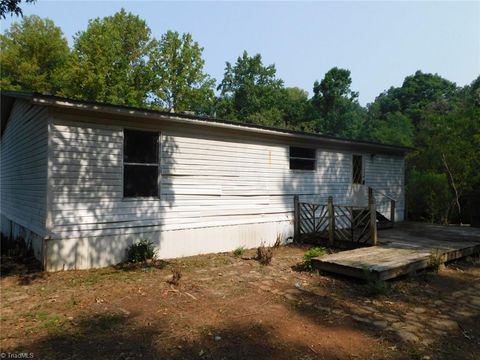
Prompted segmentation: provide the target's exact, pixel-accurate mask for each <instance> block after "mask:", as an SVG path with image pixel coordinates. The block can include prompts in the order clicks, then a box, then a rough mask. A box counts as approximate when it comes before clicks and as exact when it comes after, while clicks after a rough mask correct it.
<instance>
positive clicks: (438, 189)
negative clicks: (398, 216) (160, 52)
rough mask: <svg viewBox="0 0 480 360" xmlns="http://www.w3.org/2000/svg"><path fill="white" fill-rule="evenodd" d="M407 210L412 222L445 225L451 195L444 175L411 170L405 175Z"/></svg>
mask: <svg viewBox="0 0 480 360" xmlns="http://www.w3.org/2000/svg"><path fill="white" fill-rule="evenodd" d="M406 180H407V184H406V194H407V208H408V212H409V216H410V217H411V219H412V220H423V221H429V222H432V223H447V222H448V216H449V211H450V205H449V204H451V203H452V199H453V197H452V194H451V191H450V185H449V183H448V178H447V175H446V174H442V173H435V172H431V171H430V172H428V171H427V172H421V171H417V170H411V171H410V172H409V173H408V175H407V179H406Z"/></svg>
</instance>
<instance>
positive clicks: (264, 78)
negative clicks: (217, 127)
mask: <svg viewBox="0 0 480 360" xmlns="http://www.w3.org/2000/svg"><path fill="white" fill-rule="evenodd" d="M217 90H219V91H220V98H219V101H218V104H217V115H218V116H221V117H225V118H228V119H233V120H242V121H245V122H251V123H261V124H264V125H276V126H281V125H282V123H283V116H282V112H281V110H279V109H278V108H277V105H278V104H279V103H280V99H281V97H282V90H283V81H282V80H280V79H278V78H277V77H276V69H275V65H267V66H265V65H263V62H262V57H261V55H260V54H256V55H254V56H249V55H248V53H247V52H246V51H244V52H243V54H242V56H239V57H238V58H237V61H236V63H235V64H234V65H232V64H231V63H229V62H227V63H226V67H225V73H224V77H223V80H222V82H221V83H220V85H219V86H218V88H217Z"/></svg>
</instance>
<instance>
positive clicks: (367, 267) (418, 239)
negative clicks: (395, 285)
mask: <svg viewBox="0 0 480 360" xmlns="http://www.w3.org/2000/svg"><path fill="white" fill-rule="evenodd" d="M378 235H379V240H380V245H378V246H371V247H364V248H359V249H354V250H347V251H341V252H339V253H336V254H331V255H326V256H323V257H319V258H314V259H312V265H313V266H314V267H315V268H316V269H318V270H323V271H327V272H332V273H336V274H341V275H346V276H351V277H356V278H361V279H365V278H366V277H367V276H374V277H375V278H377V279H380V280H388V279H393V278H396V277H398V276H401V275H405V274H409V273H412V272H415V271H417V270H421V269H425V268H427V267H429V265H430V264H431V255H432V254H437V253H438V254H441V255H442V256H443V257H442V260H443V261H444V262H446V261H451V260H455V259H459V258H462V257H465V256H469V255H472V254H473V253H478V252H480V228H471V227H453V226H436V225H429V224H421V223H408V222H406V223H401V224H398V225H396V226H395V227H394V228H393V229H388V230H381V231H379V233H378Z"/></svg>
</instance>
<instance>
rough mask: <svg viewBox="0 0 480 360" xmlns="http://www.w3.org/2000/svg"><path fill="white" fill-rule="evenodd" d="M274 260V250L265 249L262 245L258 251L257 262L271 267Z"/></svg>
mask: <svg viewBox="0 0 480 360" xmlns="http://www.w3.org/2000/svg"><path fill="white" fill-rule="evenodd" d="M272 258H273V248H270V247H265V245H263V244H262V245H261V246H260V247H259V248H258V249H257V260H258V262H259V263H260V264H262V265H269V264H270V263H271V262H272Z"/></svg>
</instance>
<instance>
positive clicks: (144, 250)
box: [127, 240, 155, 263]
mask: <svg viewBox="0 0 480 360" xmlns="http://www.w3.org/2000/svg"><path fill="white" fill-rule="evenodd" d="M154 257H155V247H154V245H153V243H152V242H150V241H148V240H140V241H138V242H136V243H134V244H132V245H130V246H129V247H128V249H127V261H128V262H131V263H137V262H146V261H147V260H152V259H153V258H154Z"/></svg>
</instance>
